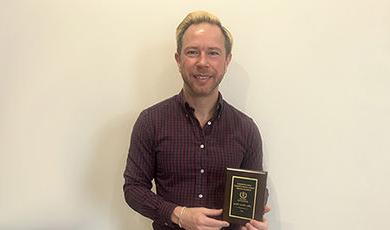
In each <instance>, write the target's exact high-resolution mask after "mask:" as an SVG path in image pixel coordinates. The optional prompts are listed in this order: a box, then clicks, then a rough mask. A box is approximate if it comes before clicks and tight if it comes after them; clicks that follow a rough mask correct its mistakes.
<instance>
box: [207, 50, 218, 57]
mask: <svg viewBox="0 0 390 230" xmlns="http://www.w3.org/2000/svg"><path fill="white" fill-rule="evenodd" d="M209 55H210V56H219V55H221V52H219V51H217V50H210V51H209Z"/></svg>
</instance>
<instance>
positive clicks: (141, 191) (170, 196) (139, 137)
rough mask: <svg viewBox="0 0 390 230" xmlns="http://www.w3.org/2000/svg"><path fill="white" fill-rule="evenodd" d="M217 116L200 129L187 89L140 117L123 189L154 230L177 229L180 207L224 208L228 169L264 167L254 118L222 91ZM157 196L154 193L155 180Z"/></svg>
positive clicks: (133, 133) (127, 200) (133, 206)
mask: <svg viewBox="0 0 390 230" xmlns="http://www.w3.org/2000/svg"><path fill="white" fill-rule="evenodd" d="M216 108H217V109H216V112H215V114H214V116H213V118H212V119H211V120H210V121H209V122H207V124H206V125H205V126H204V127H203V128H201V126H200V125H199V122H198V121H197V119H196V118H195V116H194V109H192V108H191V107H190V106H189V105H188V104H187V103H186V102H185V101H184V97H183V93H182V92H181V93H180V94H178V95H176V96H174V97H172V98H169V99H167V100H165V101H163V102H160V103H158V104H156V105H154V106H152V107H150V108H148V109H146V110H144V111H143V112H142V113H141V114H140V116H139V117H138V119H137V121H136V123H135V125H134V128H133V132H132V136H131V143H130V149H129V155H128V159H127V165H126V169H125V172H124V177H125V184H124V186H123V190H124V193H125V199H126V202H127V203H128V204H129V206H131V207H132V208H133V209H134V210H136V211H137V212H139V213H141V214H142V215H144V216H146V217H148V218H150V219H152V220H154V223H153V226H154V228H155V229H179V227H178V226H177V225H176V224H174V223H172V222H171V220H170V217H171V214H172V212H173V209H174V208H175V207H176V206H177V205H180V206H187V207H206V208H215V209H220V208H222V206H223V201H224V189H225V187H224V186H225V175H224V172H225V168H226V167H231V168H244V169H252V170H262V144H261V139H260V133H259V130H258V128H257V126H256V124H255V123H254V122H253V120H252V119H251V118H249V117H248V116H246V115H245V114H243V113H242V112H240V111H238V110H237V109H235V108H234V107H233V106H231V105H229V104H228V103H227V102H226V101H224V100H223V99H222V96H221V95H219V99H218V103H217V107H216ZM153 179H154V180H155V183H156V192H157V194H155V193H153V192H152V191H150V189H151V188H152V183H151V182H152V180H153Z"/></svg>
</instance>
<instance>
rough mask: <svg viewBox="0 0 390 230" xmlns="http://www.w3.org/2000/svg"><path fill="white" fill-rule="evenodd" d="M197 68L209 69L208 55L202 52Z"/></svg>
mask: <svg viewBox="0 0 390 230" xmlns="http://www.w3.org/2000/svg"><path fill="white" fill-rule="evenodd" d="M196 64H197V66H199V67H208V66H209V61H208V59H207V54H206V53H204V52H202V53H201V54H200V55H199V57H198V61H197V63H196Z"/></svg>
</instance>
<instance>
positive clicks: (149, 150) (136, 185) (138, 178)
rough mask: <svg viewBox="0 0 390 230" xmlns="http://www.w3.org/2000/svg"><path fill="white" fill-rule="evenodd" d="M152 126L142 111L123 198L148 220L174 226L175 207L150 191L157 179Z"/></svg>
mask: <svg viewBox="0 0 390 230" xmlns="http://www.w3.org/2000/svg"><path fill="white" fill-rule="evenodd" d="M153 137H154V134H153V124H152V120H151V119H150V115H149V114H148V113H147V111H143V112H142V113H141V114H140V116H139V117H138V119H137V121H136V122H135V124H134V127H133V131H132V134H131V140H130V148H129V153H128V157H127V163H126V168H125V171H124V179H125V183H124V185H123V191H124V196H125V200H126V202H127V204H128V205H129V206H130V207H131V208H133V209H134V210H135V211H137V212H139V213H140V214H142V215H143V216H145V217H148V218H150V219H152V220H154V221H155V222H157V223H160V224H163V225H170V226H172V225H175V224H174V223H173V222H172V221H171V215H172V212H173V210H174V209H175V207H176V206H177V205H176V204H174V203H171V202H167V201H165V200H164V199H163V198H162V197H161V196H159V195H157V194H155V193H154V192H152V191H151V188H152V180H153V178H154V175H155V168H156V167H155V164H156V158H155V151H154V138H153Z"/></svg>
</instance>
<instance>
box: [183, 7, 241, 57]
mask: <svg viewBox="0 0 390 230" xmlns="http://www.w3.org/2000/svg"><path fill="white" fill-rule="evenodd" d="M201 23H208V24H211V25H216V26H218V27H219V28H220V29H221V31H222V34H223V36H224V38H225V50H226V55H229V54H231V52H232V46H233V37H232V35H231V33H230V32H229V31H228V30H227V29H226V28H225V27H224V26H222V23H221V21H220V20H219V18H218V17H217V16H215V15H213V14H211V13H209V12H206V11H194V12H191V13H189V14H188V15H187V16H186V17H185V18H184V19H183V21H182V22H181V23H180V24H179V26H178V27H177V28H176V44H177V53H178V54H180V52H181V49H182V48H183V36H184V33H185V32H186V30H187V29H188V27H190V26H191V25H194V24H195V25H196V24H201Z"/></svg>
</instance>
